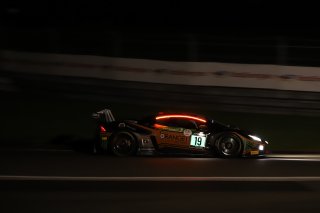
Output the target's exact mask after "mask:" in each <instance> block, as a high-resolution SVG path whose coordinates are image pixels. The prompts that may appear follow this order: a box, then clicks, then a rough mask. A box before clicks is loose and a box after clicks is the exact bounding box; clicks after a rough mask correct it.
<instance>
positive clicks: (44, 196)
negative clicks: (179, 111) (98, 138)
mask: <svg viewBox="0 0 320 213" xmlns="http://www.w3.org/2000/svg"><path fill="white" fill-rule="evenodd" d="M319 168H320V156H318V155H270V156H268V157H266V158H261V159H251V158H246V159H218V158H202V157H134V158H117V157H114V156H95V155H91V154H88V153H84V152H76V151H72V150H0V212H216V211H219V212H319V210H320V203H319V201H320V169H319Z"/></svg>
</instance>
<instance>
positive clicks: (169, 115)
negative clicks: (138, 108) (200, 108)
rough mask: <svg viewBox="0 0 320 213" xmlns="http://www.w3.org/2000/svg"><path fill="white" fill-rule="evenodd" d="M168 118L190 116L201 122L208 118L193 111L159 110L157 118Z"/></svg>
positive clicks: (189, 117)
mask: <svg viewBox="0 0 320 213" xmlns="http://www.w3.org/2000/svg"><path fill="white" fill-rule="evenodd" d="M168 118H188V119H192V120H195V121H199V122H201V123H206V122H207V119H206V117H205V116H202V115H198V114H193V113H164V112H159V113H158V114H157V115H156V116H155V119H156V120H161V119H168Z"/></svg>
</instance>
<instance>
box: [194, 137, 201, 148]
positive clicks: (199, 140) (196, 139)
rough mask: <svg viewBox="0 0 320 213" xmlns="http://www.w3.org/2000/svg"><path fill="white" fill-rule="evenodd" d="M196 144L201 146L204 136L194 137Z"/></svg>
mask: <svg viewBox="0 0 320 213" xmlns="http://www.w3.org/2000/svg"><path fill="white" fill-rule="evenodd" d="M194 139H195V140H194V145H195V146H201V142H202V137H194Z"/></svg>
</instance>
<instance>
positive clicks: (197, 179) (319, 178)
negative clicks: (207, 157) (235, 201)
mask: <svg viewBox="0 0 320 213" xmlns="http://www.w3.org/2000/svg"><path fill="white" fill-rule="evenodd" d="M5 180H7V181H8V180H14V181H28V180H30V181H106V182H107V181H109V182H120V181H136V182H137V181H158V182H170V181H172V182H173V181H176V182H184V181H195V182H204V181H212V182H214V181H221V182H222V181H237V182H240V181H241V182H273V181H277V182H279V181H281V182H289V181H291V182H306V181H320V176H293V177H75V176H18V175H0V181H5Z"/></svg>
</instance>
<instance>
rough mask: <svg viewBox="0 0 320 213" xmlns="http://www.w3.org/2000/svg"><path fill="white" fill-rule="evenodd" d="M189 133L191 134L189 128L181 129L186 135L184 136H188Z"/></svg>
mask: <svg viewBox="0 0 320 213" xmlns="http://www.w3.org/2000/svg"><path fill="white" fill-rule="evenodd" d="M191 134H192V131H191V130H190V129H185V130H184V131H183V135H184V136H186V137H189V136H190V135H191Z"/></svg>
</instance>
